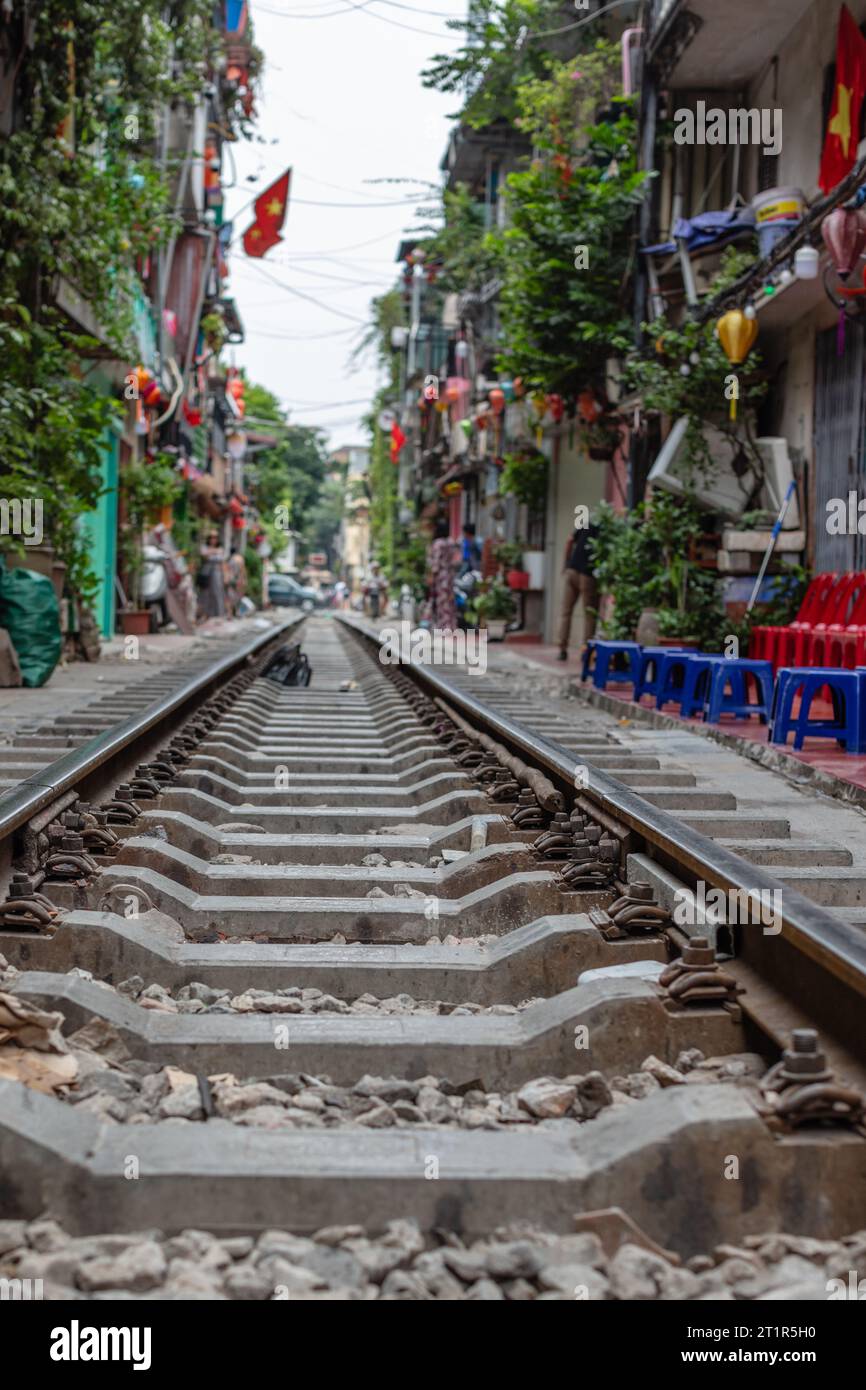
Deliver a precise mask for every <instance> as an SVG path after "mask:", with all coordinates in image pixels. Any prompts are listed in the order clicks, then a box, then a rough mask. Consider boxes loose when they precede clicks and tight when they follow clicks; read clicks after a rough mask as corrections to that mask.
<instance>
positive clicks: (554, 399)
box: [547, 393, 565, 425]
mask: <svg viewBox="0 0 866 1390" xmlns="http://www.w3.org/2000/svg"><path fill="white" fill-rule="evenodd" d="M547 408H548V410H549V411H550V414H551V416H552V417H553V420H554V422H555V423H556V424H557V425H558V424H559V422H560V420H561V419H562V417H563V415H564V414H565V401H564V400H563V399H562V397H561V396H557V395H556V394H555V393H554V394H553V395H550V396H548V398H547Z"/></svg>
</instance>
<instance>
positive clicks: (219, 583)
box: [196, 531, 226, 618]
mask: <svg viewBox="0 0 866 1390" xmlns="http://www.w3.org/2000/svg"><path fill="white" fill-rule="evenodd" d="M224 564H225V552H224V550H223V548H222V546H221V545H220V539H219V534H218V533H217V532H216V531H209V532H208V535H207V539H206V541H205V543H204V545H203V546H202V547H201V550H200V563H199V569H198V574H197V575H196V586H197V588H198V602H199V612H200V614H201V617H202V618H224V617H225V611H226V600H225V584H224V577H223V566H224Z"/></svg>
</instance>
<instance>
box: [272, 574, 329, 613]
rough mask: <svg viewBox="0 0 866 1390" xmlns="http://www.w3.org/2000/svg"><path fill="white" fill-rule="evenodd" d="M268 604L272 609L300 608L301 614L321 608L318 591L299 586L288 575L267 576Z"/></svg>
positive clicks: (303, 585) (302, 585)
mask: <svg viewBox="0 0 866 1390" xmlns="http://www.w3.org/2000/svg"><path fill="white" fill-rule="evenodd" d="M268 603H269V604H270V605H271V606H272V607H274V608H300V610H301V612H302V613H312V611H313V609H314V608H320V607H321V599H320V598H319V592H318V590H317V589H310V588H308V587H307V586H306V585H305V584H299V583H298V581H297V580H296V579H293V578H292V576H291V575H290V574H271V575H269V576H268Z"/></svg>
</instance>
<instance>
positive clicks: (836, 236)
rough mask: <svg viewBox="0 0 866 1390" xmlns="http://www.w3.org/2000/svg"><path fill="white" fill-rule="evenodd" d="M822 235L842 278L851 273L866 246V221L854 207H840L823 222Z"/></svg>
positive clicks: (837, 271) (837, 272)
mask: <svg viewBox="0 0 866 1390" xmlns="http://www.w3.org/2000/svg"><path fill="white" fill-rule="evenodd" d="M821 235H822V237H823V238H824V241H825V242H826V244H827V249H828V251H829V252H830V256H831V258H832V260H833V264H834V266H835V267H836V274H837V275H838V276H839V279H840V280H845V279H847V278H848V276H849V275H850V274H851V271H852V270H853V269H854V267H855V265H856V264H857V262H858V261H859V259H860V257H861V255H862V253H863V250H864V248H866V221H864V218H863V214H862V213H861V212H859V211H855V210H854V209H849V208H843V207H838V208H834V209H833V211H832V212H831V213H828V214H827V216H826V217H825V218H824V221H823V222H822V223H821Z"/></svg>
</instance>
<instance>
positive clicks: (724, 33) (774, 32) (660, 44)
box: [648, 0, 814, 91]
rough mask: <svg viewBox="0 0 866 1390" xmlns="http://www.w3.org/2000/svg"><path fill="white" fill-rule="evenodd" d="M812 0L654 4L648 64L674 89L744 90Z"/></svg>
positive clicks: (680, 0)
mask: <svg viewBox="0 0 866 1390" xmlns="http://www.w3.org/2000/svg"><path fill="white" fill-rule="evenodd" d="M813 4H814V0H759V4H758V5H757V6H756V4H755V0H725V2H724V3H723V4H720V3H719V0H655V3H654V5H653V11H652V25H651V35H650V40H649V49H648V58H649V61H650V63H651V64H652V66H653V67H654V68H655V69H656V71H657V72H658V73H659V74H660V75H661V76H662V77H663V80H664V82H665V83H666V84H667V85H669V86H672V87H679V88H695V89H697V90H701V91H705V90H714V89H718V88H741V87H745V86H746V84H747V83H748V82H749V81H750V80H751V79H752V78H753V77H755V75H756V74H757V73H758V72H760V70H761V69H762V68H763V67H764V65H765V64H766V63H767V62H769V60H770V59H771V58H772V57H773V54H774V53H778V51H779V49H780V48H781V47H782V45H783V44H784V42H785V40H786V39H787V37H788V35H789V34H790V33H791V31H792V30H793V29H794V28H795V27H796V25H797V24H798V23H799V22H800V20H801V19H802V17H803V15H804V14H805V13H806V11H807V10H809V9H811V8H812V6H813Z"/></svg>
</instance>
